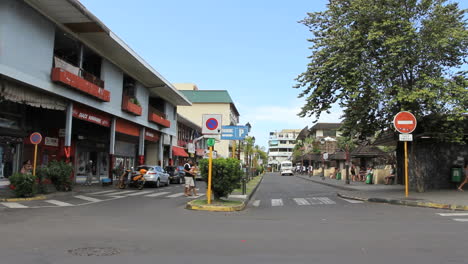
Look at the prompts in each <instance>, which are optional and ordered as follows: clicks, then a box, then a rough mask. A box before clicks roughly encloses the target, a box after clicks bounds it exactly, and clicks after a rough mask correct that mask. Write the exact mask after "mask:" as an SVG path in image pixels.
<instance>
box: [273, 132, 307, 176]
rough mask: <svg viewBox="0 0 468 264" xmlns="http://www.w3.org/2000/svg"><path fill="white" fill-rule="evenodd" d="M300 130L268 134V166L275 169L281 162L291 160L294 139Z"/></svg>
mask: <svg viewBox="0 0 468 264" xmlns="http://www.w3.org/2000/svg"><path fill="white" fill-rule="evenodd" d="M300 132H301V129H283V130H281V131H274V132H270V136H269V139H268V166H271V167H277V166H278V165H279V164H281V162H283V161H286V160H291V158H292V154H293V149H294V146H295V145H296V139H297V136H298V135H299V133H300Z"/></svg>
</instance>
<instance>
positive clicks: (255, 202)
mask: <svg viewBox="0 0 468 264" xmlns="http://www.w3.org/2000/svg"><path fill="white" fill-rule="evenodd" d="M252 205H253V206H255V207H259V206H260V200H255V201H254V202H253V203H252Z"/></svg>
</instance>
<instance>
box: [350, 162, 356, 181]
mask: <svg viewBox="0 0 468 264" xmlns="http://www.w3.org/2000/svg"><path fill="white" fill-rule="evenodd" d="M356 178H357V175H356V166H354V164H353V163H351V180H352V181H356Z"/></svg>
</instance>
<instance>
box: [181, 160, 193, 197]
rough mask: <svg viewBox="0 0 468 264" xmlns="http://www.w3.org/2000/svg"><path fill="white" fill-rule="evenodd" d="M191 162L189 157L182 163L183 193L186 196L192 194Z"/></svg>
mask: <svg viewBox="0 0 468 264" xmlns="http://www.w3.org/2000/svg"><path fill="white" fill-rule="evenodd" d="M192 166H193V162H192V160H191V159H189V160H188V161H187V163H185V165H184V172H185V177H184V178H185V189H184V195H185V196H186V197H187V196H192V194H191V191H192V189H194V188H195V182H194V179H193V178H194V177H193V174H192V173H193V171H191V170H192Z"/></svg>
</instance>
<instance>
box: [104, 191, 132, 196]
mask: <svg viewBox="0 0 468 264" xmlns="http://www.w3.org/2000/svg"><path fill="white" fill-rule="evenodd" d="M133 192H136V191H123V192H122V191H118V192H113V193H106V194H105V195H109V196H111V195H122V194H126V193H133Z"/></svg>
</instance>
